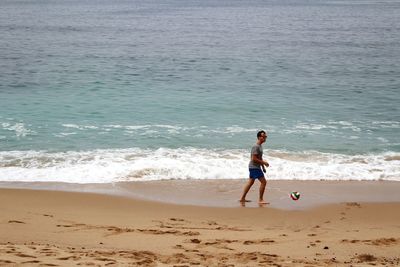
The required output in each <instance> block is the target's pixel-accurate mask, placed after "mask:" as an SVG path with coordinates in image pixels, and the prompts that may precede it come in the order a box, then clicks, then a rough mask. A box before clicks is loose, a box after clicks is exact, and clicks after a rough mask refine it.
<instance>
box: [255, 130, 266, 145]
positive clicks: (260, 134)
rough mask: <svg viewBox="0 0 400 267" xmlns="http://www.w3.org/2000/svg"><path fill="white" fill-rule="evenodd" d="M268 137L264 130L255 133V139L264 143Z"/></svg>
mask: <svg viewBox="0 0 400 267" xmlns="http://www.w3.org/2000/svg"><path fill="white" fill-rule="evenodd" d="M267 138H268V135H267V133H266V132H265V131H263V130H261V131H259V132H258V133H257V139H258V140H259V141H260V142H261V143H264V142H265V141H266V140H267Z"/></svg>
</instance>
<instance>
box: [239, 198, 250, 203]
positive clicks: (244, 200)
mask: <svg viewBox="0 0 400 267" xmlns="http://www.w3.org/2000/svg"><path fill="white" fill-rule="evenodd" d="M239 202H241V203H245V202H251V200H247V199H241V200H239Z"/></svg>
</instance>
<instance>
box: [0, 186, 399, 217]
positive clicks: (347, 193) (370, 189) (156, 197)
mask: <svg viewBox="0 0 400 267" xmlns="http://www.w3.org/2000/svg"><path fill="white" fill-rule="evenodd" d="M245 183H246V179H221V180H211V179H210V180H161V181H146V182H142V181H135V182H118V183H113V184H70V183H53V182H52V183H48V182H34V183H32V182H0V189H1V188H4V189H6V188H8V189H33V190H50V191H65V192H81V193H96V194H104V195H111V196H120V197H128V198H132V199H137V200H146V201H155V202H159V203H168V204H179V205H192V206H204V207H224V208H235V207H240V206H242V204H241V203H239V202H238V200H239V198H240V195H241V193H242V190H243V187H244V185H245ZM258 188H259V183H258V182H257V181H256V183H255V184H254V185H253V187H252V188H251V190H250V192H249V194H248V197H247V198H248V199H249V200H251V202H249V203H246V204H245V205H246V207H258V203H257V199H258ZM292 191H298V192H300V194H301V196H300V199H299V200H298V201H293V200H291V199H290V197H289V195H290V193H291V192H292ZM398 192H400V182H397V181H358V180H357V181H315V180H307V181H299V180H270V181H268V183H267V189H266V192H265V195H264V196H265V199H266V201H267V202H270V204H269V205H268V207H271V208H276V209H283V210H303V209H309V208H314V207H318V206H321V205H329V204H339V203H345V202H360V203H384V202H386V203H400V194H398Z"/></svg>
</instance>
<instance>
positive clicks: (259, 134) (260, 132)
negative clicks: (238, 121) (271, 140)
mask: <svg viewBox="0 0 400 267" xmlns="http://www.w3.org/2000/svg"><path fill="white" fill-rule="evenodd" d="M262 134H265V135H267V133H266V132H265V131H263V130H261V131H259V132H258V133H257V139H258V138H260V136H261V135H262Z"/></svg>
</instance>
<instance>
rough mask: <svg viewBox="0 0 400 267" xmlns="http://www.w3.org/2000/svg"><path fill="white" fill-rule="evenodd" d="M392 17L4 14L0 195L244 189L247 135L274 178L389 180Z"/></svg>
mask: <svg viewBox="0 0 400 267" xmlns="http://www.w3.org/2000/svg"><path fill="white" fill-rule="evenodd" d="M399 14H400V3H399V2H397V1H372V0H371V1H318V0H309V1H306V0H300V1H257V0H256V1H190V0H189V1H171V0H168V1H161V0H153V1H100V0H87V1H61V0H60V1H44V0H41V1H33V0H32V1H4V0H3V1H1V2H0V151H1V152H0V180H10V179H11V180H13V179H16V180H28V181H36V180H40V181H42V180H43V181H48V180H55V179H61V178H59V177H61V176H63V175H64V174H65V178H62V179H61V180H62V181H70V180H69V178H68V175H69V176H77V174H79V175H78V176H77V177H78V178H77V180H76V181H75V180H74V182H88V181H92V182H96V181H102V182H103V181H106V182H110V180H109V179H107V178H106V177H112V178H110V179H111V181H115V180H131V179H162V178H163V177H164V178H165V177H169V178H181V179H186V178H193V179H207V178H232V177H233V178H236V177H243V176H246V175H247V174H246V166H247V160H248V149H249V147H250V146H251V145H252V143H254V142H255V134H256V132H257V130H258V129H265V130H266V131H268V133H269V139H268V142H267V144H266V148H267V149H269V155H270V157H271V161H273V162H274V163H275V165H274V166H279V168H276V169H273V168H271V172H272V173H271V175H272V176H273V177H274V178H276V179H281V178H286V179H314V178H315V179H320V178H322V179H351V178H354V177H355V176H357V177H355V178H356V179H363V178H364V179H373V180H375V179H389V180H400V169H399V167H397V165H400V164H398V163H399V160H400V140H399V129H400V112H399V104H398V103H399V102H400V92H399V89H400V79H399V77H400V65H399V62H400V26H399V25H400V15H399ZM155 155H158V156H159V158H157V160H158V162H157V163H154V164H150V163H148V161H151V159H152V158H154V157H155ZM143 159H145V160H144V161H146V160H147V162H141V160H143ZM177 159H179V160H177ZM192 160H193V161H192ZM235 160H236V161H235ZM215 162H218V163H215ZM298 162H301V163H302V164H303V165H302V166H297V165H296V164H297V163H298ZM119 164H122V165H123V166H122V165H119ZM149 164H150V165H149ZM198 164H200V166H199V165H198ZM213 164H216V165H215V166H214V165H213ZM314 164H316V165H314ZM160 165H162V167H160ZM227 165H228V166H229V171H227V170H226V166H227ZM194 166H196V167H194ZM304 166H307V168H304ZM321 166H325V167H326V168H325V169H324V168H322V167H321ZM102 167H104V168H105V169H102ZM271 167H273V166H272V164H271ZM321 168H322V169H323V170H321ZM175 169H177V170H179V171H178V172H176V171H175ZM95 170H98V172H96V171H95ZM194 170H195V171H194ZM100 176H101V177H104V179H100V178H98V177H100ZM89 177H92V178H89ZM132 177H134V178H132ZM99 179H100V180H99Z"/></svg>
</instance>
